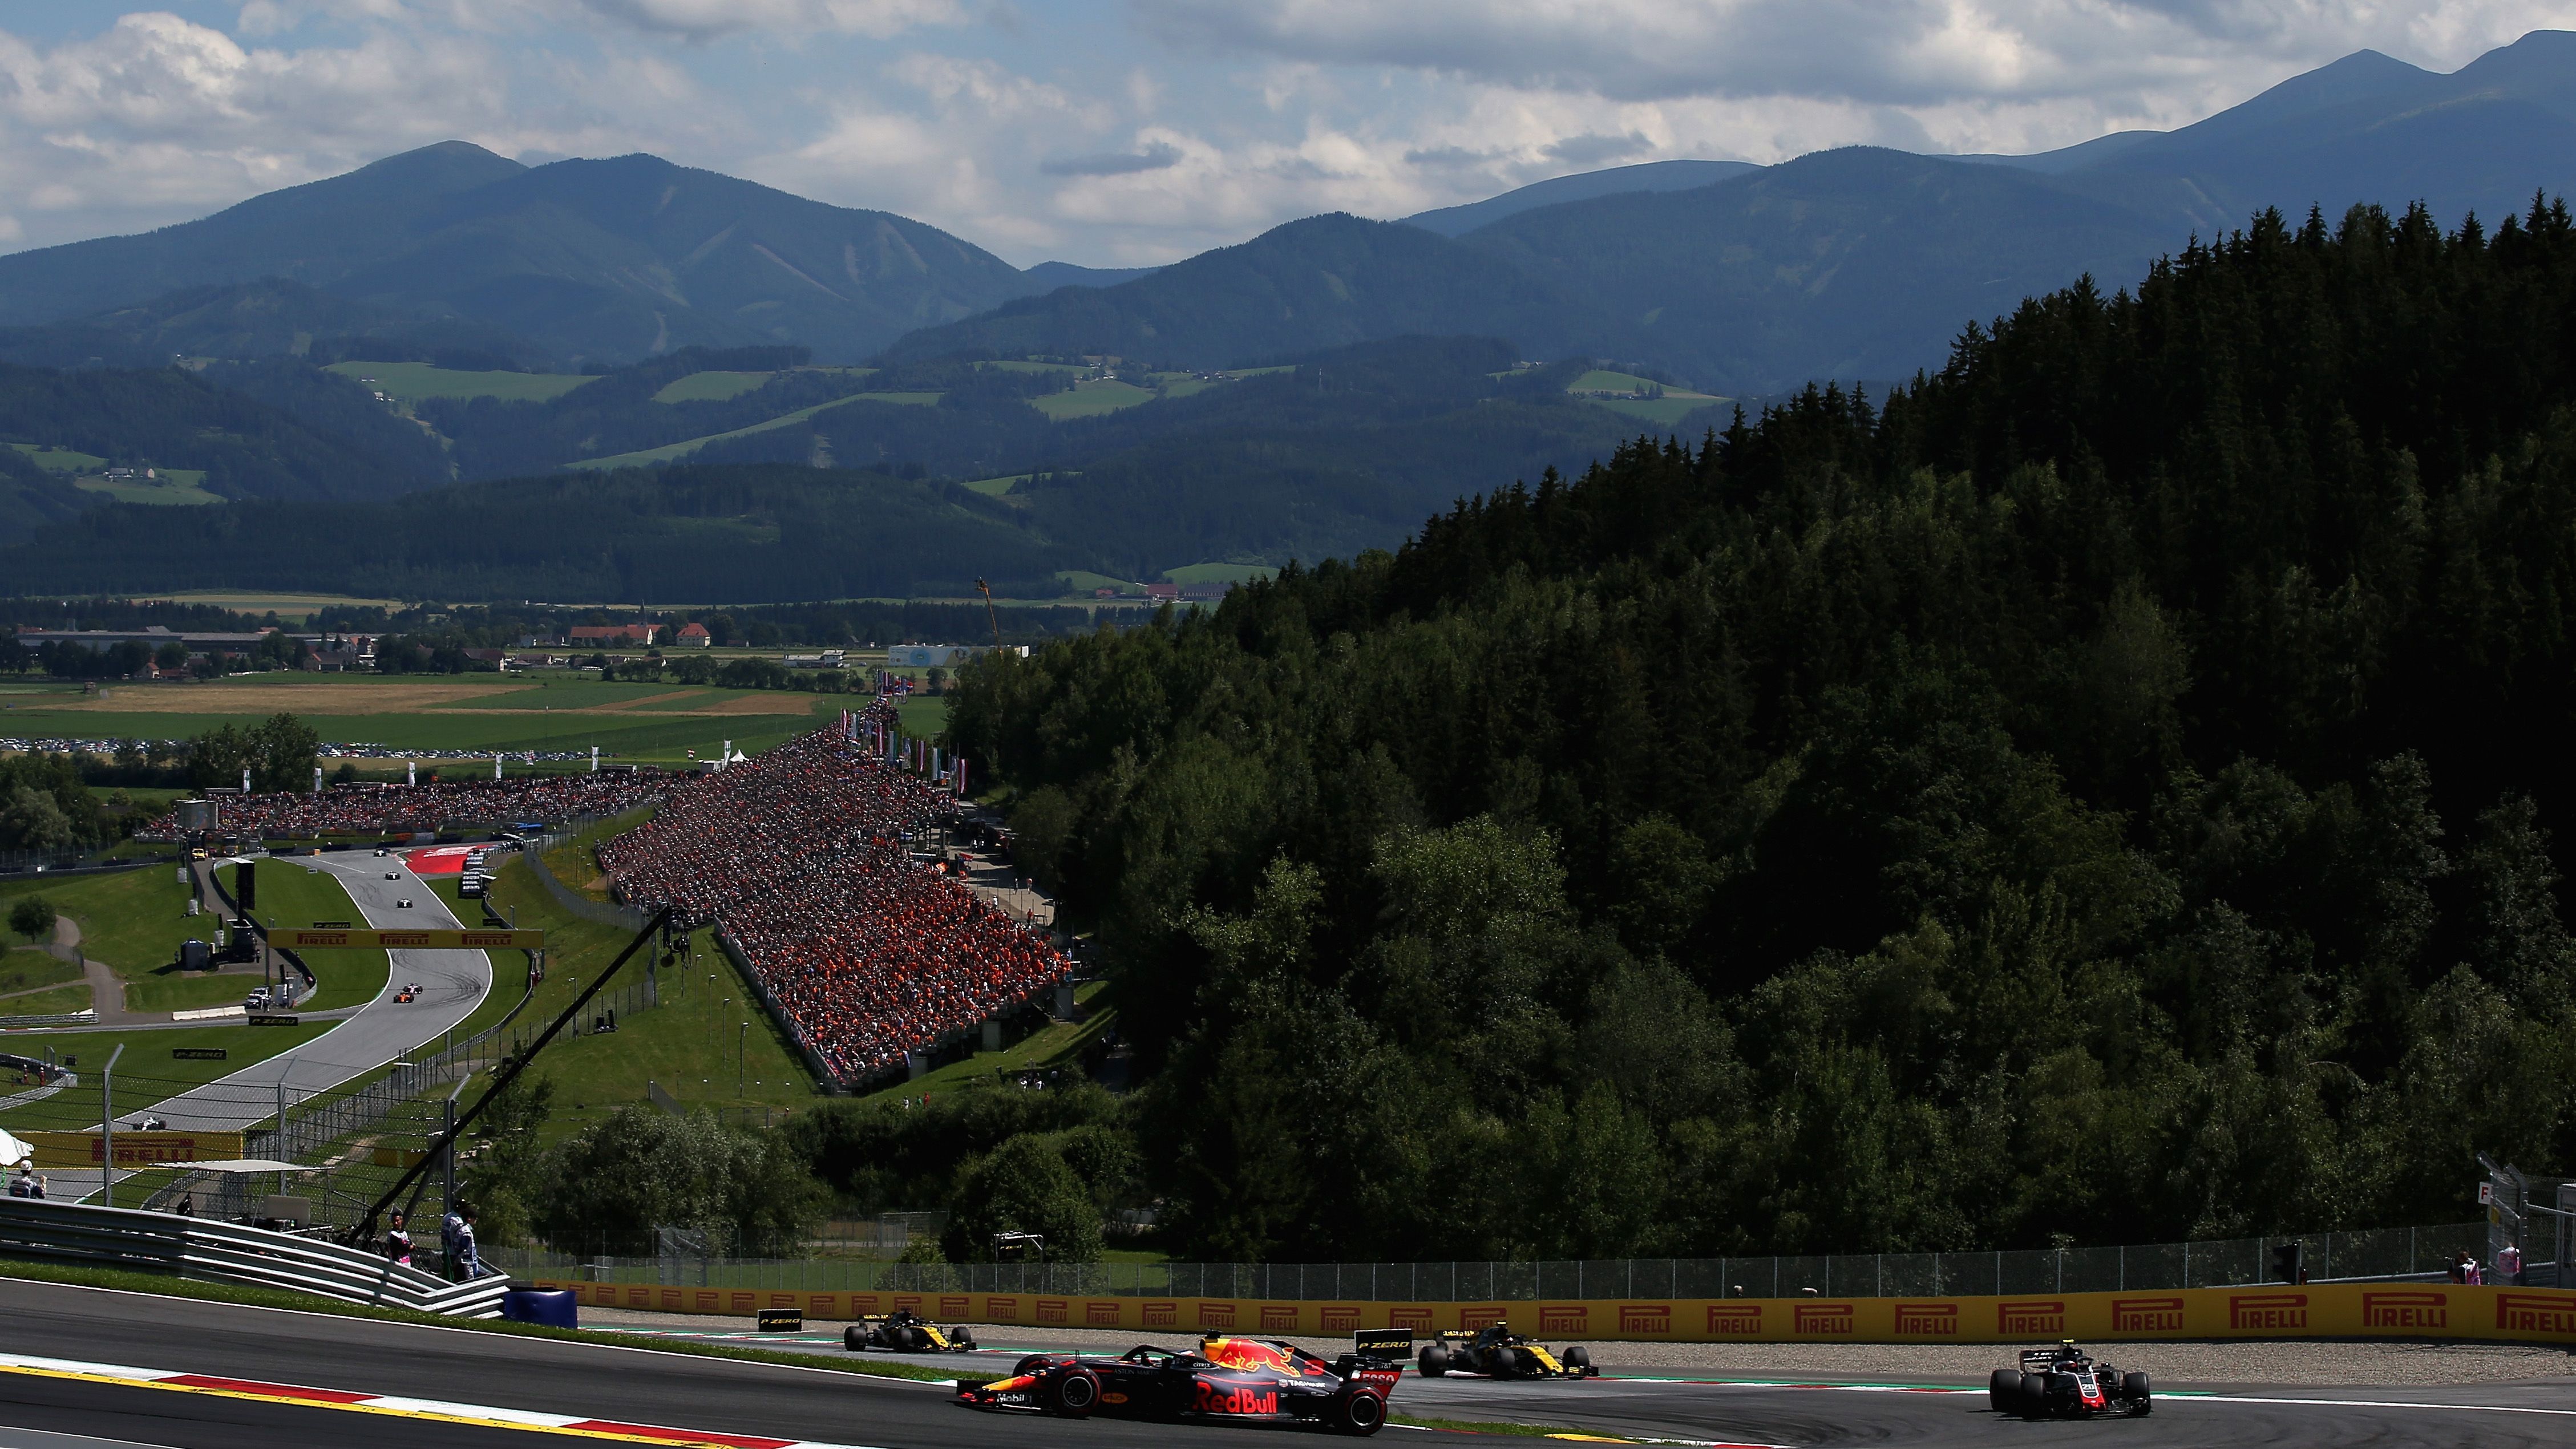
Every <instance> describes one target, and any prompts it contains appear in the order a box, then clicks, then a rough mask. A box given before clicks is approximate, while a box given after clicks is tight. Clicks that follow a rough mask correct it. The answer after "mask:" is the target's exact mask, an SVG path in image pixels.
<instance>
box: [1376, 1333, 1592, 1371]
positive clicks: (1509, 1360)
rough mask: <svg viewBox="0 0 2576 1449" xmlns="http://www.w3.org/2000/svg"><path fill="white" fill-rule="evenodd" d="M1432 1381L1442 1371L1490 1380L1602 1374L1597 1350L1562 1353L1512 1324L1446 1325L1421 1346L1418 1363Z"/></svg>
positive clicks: (1416, 1362)
mask: <svg viewBox="0 0 2576 1449" xmlns="http://www.w3.org/2000/svg"><path fill="white" fill-rule="evenodd" d="M1414 1362H1415V1365H1416V1367H1418V1368H1420V1369H1421V1371H1422V1376H1423V1377H1424V1378H1427V1379H1436V1378H1438V1377H1440V1376H1441V1375H1442V1374H1483V1375H1484V1376H1485V1377H1487V1378H1489V1379H1553V1378H1566V1379H1586V1378H1594V1377H1597V1376H1599V1374H1600V1372H1601V1370H1599V1369H1597V1368H1594V1367H1593V1366H1592V1351H1591V1350H1590V1349H1588V1348H1583V1347H1581V1346H1579V1345H1578V1346H1576V1347H1573V1348H1569V1349H1567V1350H1566V1351H1565V1354H1564V1356H1563V1357H1561V1358H1560V1357H1559V1356H1557V1355H1556V1354H1553V1353H1550V1352H1549V1351H1548V1348H1547V1345H1545V1344H1543V1343H1540V1342H1539V1341H1538V1340H1536V1339H1534V1338H1526V1337H1523V1336H1522V1335H1520V1334H1517V1333H1514V1332H1512V1330H1511V1328H1510V1326H1509V1325H1507V1324H1501V1323H1496V1324H1492V1325H1489V1326H1487V1327H1484V1328H1444V1329H1442V1330H1441V1331H1440V1336H1439V1337H1438V1338H1435V1339H1433V1340H1431V1341H1430V1342H1429V1343H1426V1344H1424V1345H1423V1346H1422V1353H1421V1356H1420V1357H1419V1358H1417V1359H1416V1360H1415V1361H1414Z"/></svg>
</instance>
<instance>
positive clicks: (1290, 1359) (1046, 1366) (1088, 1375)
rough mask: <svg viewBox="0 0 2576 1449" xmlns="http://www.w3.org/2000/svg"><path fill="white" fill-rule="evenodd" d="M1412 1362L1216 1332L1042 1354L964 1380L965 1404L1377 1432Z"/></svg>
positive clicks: (961, 1396)
mask: <svg viewBox="0 0 2576 1449" xmlns="http://www.w3.org/2000/svg"><path fill="white" fill-rule="evenodd" d="M1402 1367H1403V1366H1402V1364H1401V1363H1400V1362H1399V1361H1396V1360H1390V1359H1383V1358H1376V1357H1371V1356H1367V1355H1362V1354H1357V1353H1346V1354H1344V1355H1342V1356H1341V1357H1340V1358H1339V1359H1337V1360H1335V1361H1333V1362H1331V1363H1326V1362H1325V1361H1324V1360H1322V1359H1320V1358H1318V1357H1316V1356H1315V1355H1313V1354H1311V1353H1308V1352H1307V1351H1306V1350H1304V1349H1302V1348H1298V1347H1297V1346H1295V1345H1294V1344H1288V1343H1281V1342H1278V1341H1275V1340H1271V1339H1257V1338H1210V1339H1207V1340H1205V1341H1203V1342H1202V1343H1200V1344H1199V1346H1198V1349H1197V1351H1196V1352H1191V1351H1187V1350H1182V1349H1170V1348H1156V1347H1154V1346H1153V1345H1151V1344H1139V1345H1137V1346H1136V1347H1134V1348H1131V1349H1129V1350H1127V1351H1126V1352H1125V1353H1122V1354H1120V1355H1118V1356H1117V1357H1116V1358H1106V1357H1090V1356H1086V1355H1079V1354H1062V1353H1033V1354H1031V1355H1029V1356H1028V1357H1027V1358H1024V1359H1022V1360H1020V1366H1019V1372H1017V1373H1015V1374H1013V1375H1011V1376H1010V1377H1009V1378H1006V1379H1001V1380H997V1381H995V1382H993V1383H973V1382H962V1381H961V1382H960V1383H959V1384H958V1385H957V1402H959V1403H961V1404H964V1405H967V1406H969V1407H972V1408H978V1409H1022V1410H1030V1411H1034V1412H1038V1413H1046V1414H1059V1415H1062V1416H1064V1417H1066V1418H1072V1419H1080V1418H1086V1417H1088V1416H1090V1415H1092V1414H1116V1415H1119V1416H1122V1417H1126V1418H1136V1419H1197V1420H1201V1421H1207V1422H1219V1423H1224V1422H1232V1423H1251V1424H1297V1425H1312V1426H1314V1427H1316V1428H1319V1429H1331V1430H1335V1431H1337V1432H1339V1433H1343V1434H1374V1433H1376V1432H1377V1431H1378V1430H1379V1429H1381V1428H1383V1427H1385V1425H1386V1396H1387V1394H1388V1393H1389V1392H1390V1391H1392V1390H1393V1389H1394V1388H1395V1381H1396V1377H1397V1375H1398V1374H1399V1373H1400V1372H1401V1371H1402Z"/></svg>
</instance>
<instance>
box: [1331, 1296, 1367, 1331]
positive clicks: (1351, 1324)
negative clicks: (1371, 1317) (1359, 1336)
mask: <svg viewBox="0 0 2576 1449" xmlns="http://www.w3.org/2000/svg"><path fill="white" fill-rule="evenodd" d="M1323 1315H1324V1331H1325V1332H1326V1333H1357V1332H1358V1331H1359V1327H1360V1310H1359V1308H1358V1306H1357V1305H1355V1304H1348V1303H1327V1304H1325V1305H1324V1307H1323Z"/></svg>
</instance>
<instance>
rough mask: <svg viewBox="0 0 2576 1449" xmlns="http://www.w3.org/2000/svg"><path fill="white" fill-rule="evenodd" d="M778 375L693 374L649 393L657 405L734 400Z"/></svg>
mask: <svg viewBox="0 0 2576 1449" xmlns="http://www.w3.org/2000/svg"><path fill="white" fill-rule="evenodd" d="M777 375H778V374H776V373H774V372H693V373H690V374H689V375H688V376H686V377H682V378H675V379H673V380H672V381H670V382H668V383H665V384H664V385H663V387H662V390H661V391H660V392H657V393H655V394H653V401H655V402H657V403H685V402H724V401H726V400H728V399H731V398H738V397H740V396H742V395H743V394H744V393H747V392H749V391H751V390H752V389H753V388H756V387H758V386H760V385H761V384H762V383H764V382H767V381H769V380H770V379H771V378H773V377H776V376H777Z"/></svg>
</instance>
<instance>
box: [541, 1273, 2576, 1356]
mask: <svg viewBox="0 0 2576 1449" xmlns="http://www.w3.org/2000/svg"><path fill="white" fill-rule="evenodd" d="M537 1286H539V1287H542V1288H561V1289H566V1290H569V1291H571V1292H573V1293H575V1294H577V1295H579V1297H580V1300H581V1301H582V1302H583V1303H586V1304H590V1305H592V1306H595V1307H600V1308H646V1309H653V1310H657V1311H660V1312H665V1313H713V1314H723V1315H727V1316H732V1317H744V1318H747V1317H750V1316H751V1315H752V1314H754V1313H756V1312H758V1311H759V1310H760V1309H763V1308H795V1309H801V1310H803V1312H804V1313H805V1314H806V1316H808V1317H811V1318H822V1319H836V1318H853V1317H856V1316H858V1315H860V1314H863V1313H887V1312H891V1311H893V1310H895V1309H899V1308H909V1309H912V1310H913V1311H915V1312H918V1313H921V1314H924V1315H926V1316H929V1317H933V1318H940V1319H956V1320H960V1321H964V1322H969V1323H989V1324H1009V1325H1013V1326H1017V1327H1023V1328H1054V1327H1062V1328H1116V1329H1127V1330H1131V1331H1133V1332H1136V1333H1138V1334H1153V1333H1165V1334H1182V1333H1192V1332H1209V1331H1216V1332H1229V1333H1264V1334H1267V1333H1276V1334H1300V1335H1311V1336H1330V1335H1339V1334H1346V1333H1351V1332H1355V1331H1357V1330H1359V1329H1363V1328H1410V1329H1413V1330H1414V1331H1415V1332H1416V1333H1418V1334H1423V1335H1425V1336H1428V1335H1429V1334H1431V1333H1432V1332H1434V1331H1436V1330H1439V1329H1443V1328H1478V1327H1482V1326H1484V1325H1485V1324H1488V1323H1492V1322H1494V1321H1495V1320H1497V1319H1501V1320H1504V1321H1507V1322H1509V1323H1510V1324H1511V1325H1512V1327H1513V1328H1515V1329H1517V1330H1519V1331H1520V1332H1523V1333H1529V1334H1535V1335H1538V1336H1541V1337H1544V1338H1551V1339H1582V1340H1588V1341H1592V1342H1627V1343H1652V1342H1664V1343H2031V1342H2042V1341H2047V1340H2053V1339H2060V1338H2073V1339H2078V1340H2082V1341H2087V1342H2113V1341H2119V1340H2138V1339H2147V1340H2152V1339H2159V1338H2190V1339H2212V1338H2216V1339H2228V1338H2243V1339H2259V1338H2404V1339H2426V1338H2440V1339H2492V1340H2499V1341H2505V1342H2514V1343H2551V1344H2576V1292H2559V1291H2556V1290H2552V1289H2543V1288H2505V1287H2483V1288H2468V1287H2461V1286H2459V1285H2457V1284H2451V1283H2430V1284H2415V1283H2388V1284H2364V1283H2312V1284H2303V1285H2300V1286H2297V1287H2291V1286H2287V1285H2284V1286H2279V1287H2262V1286H2253V1287H2245V1288H2182V1289H2175V1290H2172V1291H2170V1292H2141V1293H2062V1294H2053V1295H2046V1296H2031V1297H2002V1298H1998V1297H1970V1298H1932V1299H1923V1300H1920V1301H1917V1300H1913V1299H1905V1298H1689V1299H1677V1300H1671V1301H1661V1302H1628V1301H1622V1300H1619V1299H1594V1300H1590V1301H1584V1302H1566V1303H1550V1302H1547V1301H1545V1300H1541V1301H1539V1302H1535V1303H1316V1302H1265V1301H1263V1300H1260V1299H1252V1298H1169V1299H1153V1298H1093V1297H1084V1296H1081V1295H1074V1294H1067V1295H1063V1296H1047V1295H1037V1294H1025V1293H1012V1294H999V1293H937V1292H929V1293H803V1292H794V1291H790V1290H786V1289H755V1288H690V1287H668V1286H663V1285H658V1284H644V1283H567V1282H546V1281H542V1280H541V1281H540V1282H539V1283H538V1285H537Z"/></svg>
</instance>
